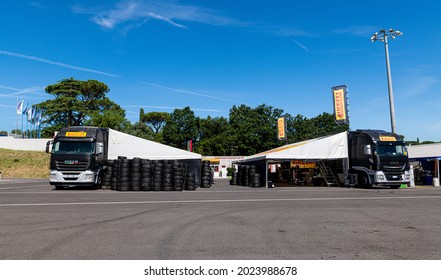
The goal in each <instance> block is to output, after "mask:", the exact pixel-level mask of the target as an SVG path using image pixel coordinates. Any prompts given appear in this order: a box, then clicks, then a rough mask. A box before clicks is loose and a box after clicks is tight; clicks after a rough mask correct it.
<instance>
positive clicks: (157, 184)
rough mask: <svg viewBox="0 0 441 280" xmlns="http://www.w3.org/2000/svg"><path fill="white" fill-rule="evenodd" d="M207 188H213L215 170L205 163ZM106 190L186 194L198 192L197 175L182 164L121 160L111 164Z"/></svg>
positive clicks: (119, 158)
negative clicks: (185, 191) (185, 192)
mask: <svg viewBox="0 0 441 280" xmlns="http://www.w3.org/2000/svg"><path fill="white" fill-rule="evenodd" d="M205 169H206V170H205V173H204V175H203V176H204V181H203V182H202V184H203V187H206V188H207V187H210V186H211V184H212V178H211V177H210V175H211V172H210V171H211V168H210V166H209V162H208V164H207V163H205ZM103 186H108V187H110V189H112V190H117V191H183V190H184V189H185V190H195V189H196V188H197V187H199V186H198V185H197V184H196V176H195V173H192V172H187V165H186V164H185V163H182V162H180V161H178V160H174V161H172V160H149V159H141V158H133V159H127V158H126V157H123V156H120V157H118V159H116V160H109V161H107V167H106V172H105V173H104V177H103Z"/></svg>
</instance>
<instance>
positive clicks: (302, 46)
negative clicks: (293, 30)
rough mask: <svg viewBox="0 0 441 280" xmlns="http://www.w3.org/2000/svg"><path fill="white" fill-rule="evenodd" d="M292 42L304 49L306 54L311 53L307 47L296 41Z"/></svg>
mask: <svg viewBox="0 0 441 280" xmlns="http://www.w3.org/2000/svg"><path fill="white" fill-rule="evenodd" d="M291 41H293V42H294V43H295V44H296V45H297V46H299V47H300V48H302V49H304V50H305V51H306V52H309V49H308V48H307V47H306V46H305V45H303V44H300V43H299V42H297V41H296V40H294V39H291Z"/></svg>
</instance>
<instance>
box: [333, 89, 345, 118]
mask: <svg viewBox="0 0 441 280" xmlns="http://www.w3.org/2000/svg"><path fill="white" fill-rule="evenodd" d="M333 93H334V111H335V120H336V121H337V122H338V121H346V104H345V91H344V89H343V88H339V89H334V91H333Z"/></svg>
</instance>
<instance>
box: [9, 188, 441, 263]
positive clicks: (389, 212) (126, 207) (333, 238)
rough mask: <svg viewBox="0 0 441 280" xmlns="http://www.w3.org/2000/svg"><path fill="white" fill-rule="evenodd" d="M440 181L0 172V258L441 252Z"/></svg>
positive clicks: (414, 255) (362, 256)
mask: <svg viewBox="0 0 441 280" xmlns="http://www.w3.org/2000/svg"><path fill="white" fill-rule="evenodd" d="M440 213H441V189H439V188H433V187H417V188H407V189H396V190H392V189H388V188H374V189H357V188H329V187H284V188H274V189H266V188H257V189H253V188H249V187H242V186H230V185H229V184H228V180H217V181H216V184H215V185H213V186H212V187H211V188H207V189H197V190H196V191H183V192H117V191H111V190H87V189H69V190H55V189H54V188H53V187H52V186H50V185H49V184H48V182H47V180H39V179H38V180H37V179H13V180H12V179H9V180H8V179H3V180H0V217H1V219H0V248H1V250H0V259H3V260H5V259H11V260H17V259H23V260H26V259H30V260H46V259H51V260H52V259H68V260H77V259H79V260H109V259H116V260H126V259H154V260H168V259H189V260H198V259H199V260H201V259H203V260H205V259H207V260H213V259H214V260H215V259H221V260H232V259H269V260H277V259H289V260H291V259H295V260H302V259H305V260H321V259H324V260H329V259H338V260H370V259H375V260H379V259H380V260H382V259H397V260H403V259H404V260H414V259H430V260H432V259H436V260H439V259H440V258H441V226H440V225H441V215H440Z"/></svg>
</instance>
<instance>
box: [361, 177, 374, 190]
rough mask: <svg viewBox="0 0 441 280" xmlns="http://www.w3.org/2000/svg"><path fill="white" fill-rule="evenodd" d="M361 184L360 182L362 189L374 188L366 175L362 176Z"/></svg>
mask: <svg viewBox="0 0 441 280" xmlns="http://www.w3.org/2000/svg"><path fill="white" fill-rule="evenodd" d="M359 182H360V186H361V187H362V188H371V187H372V185H371V183H370V182H369V178H368V176H367V175H366V174H361V175H360V179H359Z"/></svg>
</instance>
